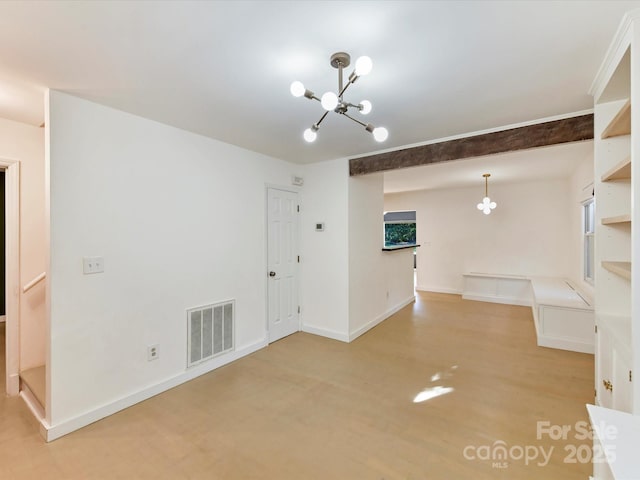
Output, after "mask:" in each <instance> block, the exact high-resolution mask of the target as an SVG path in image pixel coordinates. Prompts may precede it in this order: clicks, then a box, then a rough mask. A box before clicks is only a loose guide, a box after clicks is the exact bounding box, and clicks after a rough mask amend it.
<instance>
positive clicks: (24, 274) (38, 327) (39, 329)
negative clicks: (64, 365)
mask: <svg viewBox="0 0 640 480" xmlns="http://www.w3.org/2000/svg"><path fill="white" fill-rule="evenodd" d="M0 157H3V158H9V159H12V160H19V161H20V223H21V226H20V228H21V230H20V286H21V287H22V286H23V285H25V284H26V283H28V282H30V281H31V280H32V279H33V278H34V277H36V276H38V275H39V274H40V273H42V272H44V271H45V270H46V266H45V252H46V242H45V195H44V130H43V129H42V128H38V127H34V126H31V125H26V124H24V123H18V122H13V121H11V120H6V119H3V118H0ZM45 318H46V312H45V284H44V283H40V284H38V285H36V286H35V287H34V288H32V289H31V290H29V291H28V292H27V293H24V294H23V293H22V289H21V290H20V369H21V370H26V369H28V368H31V367H36V366H39V365H44V363H45V334H46V329H45Z"/></svg>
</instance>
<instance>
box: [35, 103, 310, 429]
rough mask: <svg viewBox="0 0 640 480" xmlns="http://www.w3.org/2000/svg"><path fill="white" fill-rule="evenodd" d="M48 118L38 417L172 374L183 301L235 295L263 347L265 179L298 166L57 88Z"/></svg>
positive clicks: (243, 323) (91, 405)
mask: <svg viewBox="0 0 640 480" xmlns="http://www.w3.org/2000/svg"><path fill="white" fill-rule="evenodd" d="M47 124H48V125H49V126H50V158H49V168H50V189H51V193H50V216H51V217H50V220H51V232H50V234H51V245H50V247H51V260H50V262H51V265H50V278H49V284H50V308H51V312H50V330H51V347H50V350H51V360H50V367H51V368H50V370H51V371H50V381H51V392H50V396H51V400H50V410H49V417H50V418H49V421H50V422H51V424H52V425H53V426H55V425H57V424H61V423H64V422H65V421H67V420H70V419H72V418H74V417H78V416H80V415H83V414H85V413H88V412H91V411H94V410H96V409H99V408H101V407H102V406H104V405H107V404H109V403H111V402H116V403H117V402H118V401H121V400H122V399H126V398H127V397H131V396H133V397H135V395H136V392H139V391H141V390H143V389H145V388H146V389H148V388H152V387H153V386H154V385H158V384H160V383H161V382H164V381H167V380H168V379H171V378H175V377H176V376H179V375H180V374H182V373H184V372H185V366H186V346H187V338H186V315H185V309H187V308H189V307H193V306H198V305H203V304H208V303H211V302H217V301H220V300H226V299H232V298H233V299H235V300H236V350H241V351H242V350H246V351H250V350H251V349H252V348H257V347H259V346H262V345H264V343H265V341H266V326H267V320H266V313H265V312H266V270H265V265H266V263H265V261H266V260H265V248H266V247H265V245H266V236H265V184H266V183H269V184H280V185H288V184H289V183H290V179H291V175H292V174H298V175H299V174H301V173H302V172H301V171H300V169H299V167H296V166H294V165H292V164H288V163H286V162H283V161H280V160H276V159H273V158H269V157H266V156H263V155H260V154H257V153H255V152H250V151H247V150H243V149H241V148H238V147H235V146H231V145H227V144H224V143H221V142H217V141H215V140H212V139H210V138H206V137H202V136H198V135H195V134H192V133H189V132H185V131H182V130H178V129H176V128H172V127H169V126H166V125H163V124H160V123H156V122H153V121H150V120H147V119H144V118H140V117H136V116H133V115H130V114H127V113H124V112H120V111H117V110H114V109H110V108H107V107H104V106H100V105H97V104H94V103H91V102H88V101H85V100H81V99H79V98H76V97H73V96H69V95H67V94H63V93H61V92H56V91H51V92H50V103H49V118H48V119H47ZM83 256H103V257H104V268H105V272H104V273H103V274H94V275H83V273H82V257H83ZM150 344H158V345H159V352H160V355H159V359H158V360H155V361H153V362H148V361H147V359H146V355H147V346H148V345H150ZM107 410H108V409H107ZM103 411H106V410H103ZM72 423H73V422H72ZM76 426H79V425H76Z"/></svg>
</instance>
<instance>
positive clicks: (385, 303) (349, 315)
mask: <svg viewBox="0 0 640 480" xmlns="http://www.w3.org/2000/svg"><path fill="white" fill-rule="evenodd" d="M305 175H306V177H305V184H304V193H303V211H302V222H301V224H302V227H301V239H302V246H303V247H302V248H303V250H302V253H303V255H302V264H301V271H302V276H301V278H302V282H301V289H302V291H301V297H302V328H303V330H305V331H307V332H311V333H317V334H319V335H324V336H327V337H330V338H334V339H337V340H342V341H351V340H353V339H354V338H356V337H357V336H359V335H361V334H362V333H364V332H366V331H367V330H368V329H370V328H372V327H374V326H375V325H377V324H378V323H380V322H381V321H382V320H384V319H385V318H387V317H388V316H389V315H391V314H392V313H394V312H395V311H397V310H398V309H399V308H401V307H403V306H404V305H406V304H407V303H409V302H410V301H412V300H413V257H412V254H411V250H406V251H403V252H382V246H383V216H382V213H383V188H382V187H383V183H382V182H383V176H382V174H374V175H366V176H362V177H353V178H350V177H349V166H348V160H346V159H340V160H335V161H331V162H320V163H315V164H311V165H308V166H307V167H306V173H305ZM320 222H323V223H324V224H325V230H324V231H323V232H316V231H315V224H316V223H320Z"/></svg>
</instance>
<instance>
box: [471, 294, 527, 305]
mask: <svg viewBox="0 0 640 480" xmlns="http://www.w3.org/2000/svg"><path fill="white" fill-rule="evenodd" d="M462 298H463V299H465V300H474V301H476V302H489V303H502V304H504V305H520V306H522V307H530V306H531V300H530V299H523V298H517V297H498V296H494V295H477V294H474V293H465V294H463V295H462Z"/></svg>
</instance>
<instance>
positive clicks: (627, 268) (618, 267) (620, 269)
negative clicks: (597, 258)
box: [602, 261, 631, 280]
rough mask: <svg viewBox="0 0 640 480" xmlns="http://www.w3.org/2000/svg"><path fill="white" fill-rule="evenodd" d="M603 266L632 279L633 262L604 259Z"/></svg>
mask: <svg viewBox="0 0 640 480" xmlns="http://www.w3.org/2000/svg"><path fill="white" fill-rule="evenodd" d="M602 267H603V268H604V269H605V270H608V271H610V272H611V273H615V274H616V275H620V276H621V277H622V278H626V279H627V280H631V262H608V261H603V262H602Z"/></svg>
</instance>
